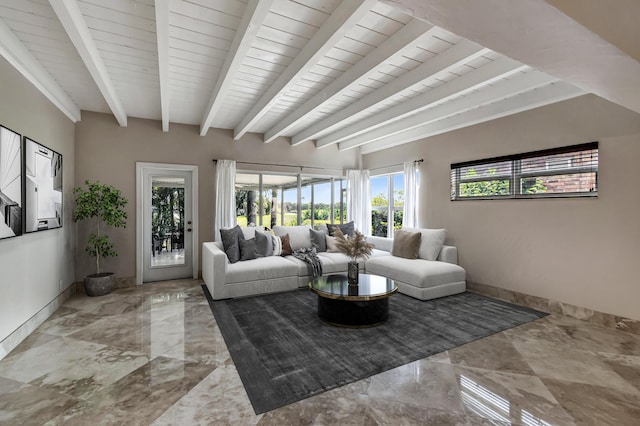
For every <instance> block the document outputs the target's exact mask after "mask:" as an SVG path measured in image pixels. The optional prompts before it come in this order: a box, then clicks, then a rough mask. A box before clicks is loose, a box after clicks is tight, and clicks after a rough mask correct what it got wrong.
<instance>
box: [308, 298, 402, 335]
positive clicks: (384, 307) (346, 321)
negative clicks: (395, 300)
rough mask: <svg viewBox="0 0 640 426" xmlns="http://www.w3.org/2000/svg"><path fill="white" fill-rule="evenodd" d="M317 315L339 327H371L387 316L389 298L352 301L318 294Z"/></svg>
mask: <svg viewBox="0 0 640 426" xmlns="http://www.w3.org/2000/svg"><path fill="white" fill-rule="evenodd" d="M318 317H319V318H320V319H321V320H323V321H325V322H328V323H329V324H331V325H337V326H340V327H354V328H358V327H373V326H376V325H379V324H382V323H383V322H385V321H386V320H387V319H388V318H389V298H386V297H385V298H383V299H375V300H367V301H352V300H339V299H330V298H326V297H322V296H321V295H318Z"/></svg>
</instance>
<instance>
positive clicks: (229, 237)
mask: <svg viewBox="0 0 640 426" xmlns="http://www.w3.org/2000/svg"><path fill="white" fill-rule="evenodd" d="M220 237H221V238H222V247H223V249H224V252H225V254H226V255H227V258H228V259H229V262H230V263H236V262H237V261H238V260H240V243H239V242H238V240H239V239H240V238H242V239H243V240H244V235H243V234H242V229H240V226H239V225H236V226H234V227H233V228H225V229H220Z"/></svg>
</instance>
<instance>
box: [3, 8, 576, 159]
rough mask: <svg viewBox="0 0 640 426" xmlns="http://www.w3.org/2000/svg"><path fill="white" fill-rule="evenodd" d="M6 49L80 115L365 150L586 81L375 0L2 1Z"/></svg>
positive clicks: (484, 117)
mask: <svg viewBox="0 0 640 426" xmlns="http://www.w3.org/2000/svg"><path fill="white" fill-rule="evenodd" d="M0 53H1V54H2V56H3V57H4V58H5V59H6V60H7V61H8V62H9V63H11V64H12V65H14V66H15V67H16V68H17V69H18V70H19V71H20V72H21V73H23V75H25V77H26V78H28V79H29V81H31V82H32V83H33V84H34V85H35V86H36V87H38V88H39V89H40V90H41V91H42V92H43V93H44V94H45V95H46V96H47V97H49V99H51V101H52V102H54V104H56V106H58V108H60V109H61V110H62V111H63V112H64V113H65V114H66V115H67V116H69V118H70V119H72V120H73V121H78V120H79V119H80V114H79V111H80V110H87V111H98V112H105V113H112V114H113V115H114V117H115V119H116V120H117V121H118V123H120V125H121V126H126V123H127V117H141V118H149V119H156V120H161V121H162V128H163V130H164V131H169V128H170V123H186V124H194V125H198V126H200V133H201V135H206V134H207V131H208V130H209V128H211V127H215V128H222V129H233V130H234V135H235V138H236V139H238V138H241V137H242V136H243V135H244V134H245V133H246V132H256V133H260V134H263V135H264V141H265V142H271V141H273V140H274V139H275V138H277V137H286V138H287V140H290V142H291V145H292V146H295V145H298V144H301V143H314V144H315V146H316V147H317V148H318V149H321V148H323V147H326V146H330V145H333V144H337V145H338V147H339V149H340V150H348V149H354V148H359V149H360V150H361V152H362V153H369V152H374V151H378V150H381V149H385V148H388V147H391V146H396V145H399V144H403V143H407V142H411V141H413V140H417V139H421V138H424V137H427V136H430V135H435V134H438V133H443V132H446V131H450V130H453V129H456V128H460V127H465V126H469V125H472V124H476V123H480V122H483V121H488V120H492V119H494V118H497V117H502V116H506V115H509V114H514V113H517V112H520V111H524V110H527V109H530V108H535V107H538V106H542V105H546V104H550V103H554V102H558V101H561V100H565V99H569V98H572V97H576V96H580V95H582V94H584V93H586V92H585V91H584V90H582V89H578V88H576V87H574V86H572V85H570V84H568V83H566V82H563V81H560V80H559V79H557V78H554V77H551V76H549V75H547V74H544V73H542V72H540V71H537V70H535V69H532V68H531V67H528V66H526V65H524V64H522V63H520V62H517V61H515V60H512V59H510V58H507V57H505V56H503V55H500V54H498V53H496V52H493V51H491V50H489V49H487V48H484V47H482V46H480V45H477V44H475V43H473V42H472V41H469V40H466V39H463V38H461V37H459V36H456V35H455V34H452V33H450V32H448V31H446V30H444V29H442V28H439V27H436V26H432V25H430V24H428V23H427V22H425V21H421V20H418V19H414V18H412V17H411V16H409V15H407V14H405V13H403V12H402V11H401V10H399V9H397V8H395V7H393V6H391V5H387V4H385V3H382V2H378V1H376V0H349V1H338V0H296V1H293V0H259V1H258V0H189V1H187V0H156V1H154V0H109V1H104V0H0Z"/></svg>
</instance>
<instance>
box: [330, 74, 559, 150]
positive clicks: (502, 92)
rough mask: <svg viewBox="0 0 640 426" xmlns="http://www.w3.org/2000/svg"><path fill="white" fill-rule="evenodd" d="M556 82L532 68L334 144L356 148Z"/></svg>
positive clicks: (342, 147) (344, 148)
mask: <svg viewBox="0 0 640 426" xmlns="http://www.w3.org/2000/svg"><path fill="white" fill-rule="evenodd" d="M556 81H558V79H557V78H554V77H550V76H549V75H547V74H545V73H542V72H540V71H536V70H532V71H530V72H527V73H526V74H518V75H515V76H512V77H511V78H510V79H508V80H504V81H500V82H497V83H496V84H495V85H492V86H488V87H484V88H482V89H480V90H479V91H477V92H473V93H470V94H468V95H466V96H462V97H459V98H457V99H454V100H452V101H450V102H445V103H443V104H439V105H438V106H436V107H433V108H430V109H428V110H426V111H423V112H420V113H417V114H413V115H410V116H408V117H406V118H403V119H401V120H398V121H394V122H393V123H391V124H388V125H386V126H382V127H378V128H377V129H375V130H372V131H370V132H367V133H363V134H360V135H358V136H355V137H353V138H351V139H348V140H346V141H344V142H341V143H339V144H338V147H339V149H340V150H341V151H344V150H347V149H352V148H356V147H358V146H361V145H365V144H367V143H371V142H375V141H377V140H379V139H382V138H385V137H389V136H393V135H397V134H400V133H403V132H406V131H408V130H411V129H415V128H416V127H422V126H424V125H425V124H429V123H431V122H434V121H437V120H443V119H445V118H448V117H451V116H453V115H456V114H460V113H462V112H465V111H469V110H471V109H474V108H477V107H480V106H483V105H487V104H490V103H494V102H497V101H499V100H501V99H505V98H508V97H511V96H515V95H517V94H520V93H524V92H528V91H530V90H534V89H537V88H539V87H542V86H547V85H549V84H551V83H553V82H556Z"/></svg>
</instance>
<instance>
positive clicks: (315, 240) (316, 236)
mask: <svg viewBox="0 0 640 426" xmlns="http://www.w3.org/2000/svg"><path fill="white" fill-rule="evenodd" d="M309 234H310V236H311V246H312V247H315V249H316V253H320V252H323V251H327V240H326V238H325V237H326V234H325V233H324V232H322V231H316V230H313V229H309Z"/></svg>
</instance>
